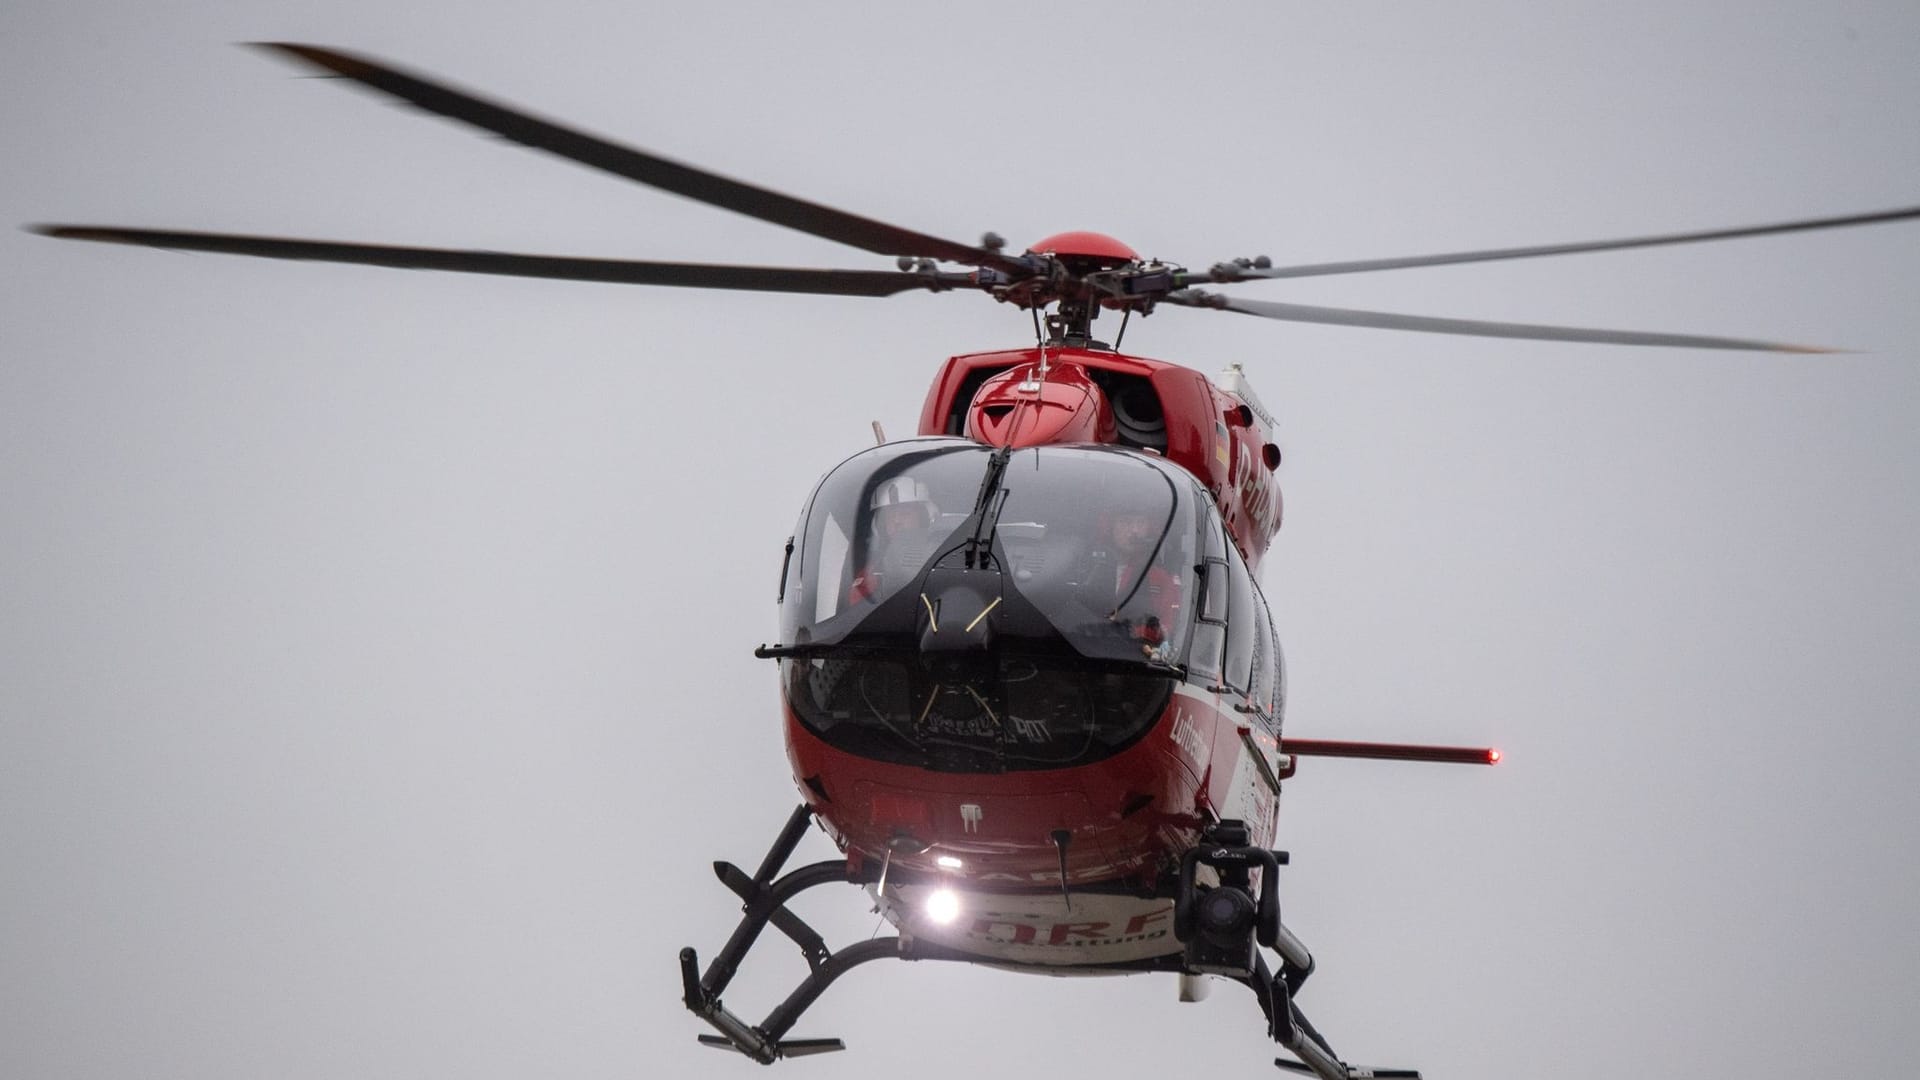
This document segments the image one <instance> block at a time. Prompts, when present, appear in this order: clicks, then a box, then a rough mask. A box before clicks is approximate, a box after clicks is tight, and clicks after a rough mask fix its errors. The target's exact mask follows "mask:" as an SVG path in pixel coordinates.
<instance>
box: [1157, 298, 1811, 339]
mask: <svg viewBox="0 0 1920 1080" xmlns="http://www.w3.org/2000/svg"><path fill="white" fill-rule="evenodd" d="M1166 302H1168V303H1172V304H1183V305H1185V306H1187V307H1198V308H1218V309H1220V310H1223V311H1237V312H1240V313H1241V314H1243V315H1258V316H1260V317H1261V318H1263V319H1284V320H1286V321H1288V322H1308V323H1325V324H1327V325H1330V326H1361V327H1371V328H1374V329H1379V330H1418V331H1423V332H1425V333H1430V334H1465V335H1468V336H1471V337H1495V338H1521V339H1525V340H1529V341H1587V342H1593V343H1596V344H1601V345H1668V346H1673V347H1675V348H1683V349H1747V350H1752V351H1757V352H1783V353H1829V352H1836V351H1838V350H1835V349H1825V348H1820V347H1818V346H1812V345H1786V344H1782V343H1780V342H1774V341H1751V340H1747V339H1744V338H1723V337H1700V336H1698V335H1695V334H1655V333H1646V332H1643V331H1638V330H1595V329H1586V328H1582V327H1576V326H1543V325H1540V324H1538V323H1510V322H1482V321H1480V320H1478V319H1442V318H1436V317H1433V316H1429V315H1395V314H1391V313H1388V312H1384V311H1355V310H1353V309H1351V308H1333V307H1316V306H1313V305H1310V304H1280V303H1274V302H1272V301H1268V300H1241V299H1239V298H1237V297H1230V296H1221V295H1219V294H1218V293H1208V292H1202V291H1200V290H1198V289H1183V290H1181V291H1179V292H1173V293H1168V294H1167V296H1166Z"/></svg>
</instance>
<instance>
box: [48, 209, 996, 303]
mask: <svg viewBox="0 0 1920 1080" xmlns="http://www.w3.org/2000/svg"><path fill="white" fill-rule="evenodd" d="M32 231H34V232H37V233H40V234H41V235H43V236H52V237H57V238H59V239H62V240H93V241H98V242H102V243H109V244H135V245H140V246H143V247H154V248H167V249H171V250H176V251H213V252H219V253H222V254H226V255H256V256H260V257H263V258H269V259H306V260H312V261H316V262H334V263H357V264H361V265H366V266H390V267H395V268H398V269H402V270H453V271H457V272H460V273H466V274H502V275H506V276H510V277H531V278H559V279H563V280H568V281H604V282H611V283H615V284H624V285H682V286H687V287H690V288H699V289H748V290H753V291H756V292H790V293H824V294H828V295H834V296H892V295H894V294H895V293H902V292H908V291H911V290H913V289H932V290H936V291H938V290H941V289H948V288H956V287H957V288H970V287H977V286H975V285H974V283H973V282H972V281H971V280H970V279H969V275H966V274H917V273H903V272H901V271H896V270H809V269H788V268H785V267H777V266H723V265H714V264H709V263H665V262H638V261H634V260H631V259H583V258H574V257H570V256H561V255H515V254H509V253H507V252H500V251H462V250H457V249H448V248H419V247H392V246H387V245H381V244H347V243H338V242H335V241H330V240H297V239H293V238H290V237H280V236H249V235H243V234H237V233H209V232H168V231H162V230H158V229H122V228H116V227H112V226H97V225H36V226H33V227H32Z"/></svg>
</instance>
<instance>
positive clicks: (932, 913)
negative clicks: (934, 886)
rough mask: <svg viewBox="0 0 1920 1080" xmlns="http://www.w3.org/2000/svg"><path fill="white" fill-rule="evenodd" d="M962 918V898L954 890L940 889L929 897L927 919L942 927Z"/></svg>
mask: <svg viewBox="0 0 1920 1080" xmlns="http://www.w3.org/2000/svg"><path fill="white" fill-rule="evenodd" d="M959 917H960V897H959V895H958V894H957V893H955V892H954V891H953V890H952V889H939V890H936V891H935V892H934V894H933V895H932V896H929V897H927V918H929V919H932V920H933V921H934V922H937V923H939V924H940V925H942V926H945V925H946V924H948V923H950V922H952V921H953V920H955V919H957V918H959Z"/></svg>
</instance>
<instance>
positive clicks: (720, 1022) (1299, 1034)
mask: <svg viewBox="0 0 1920 1080" xmlns="http://www.w3.org/2000/svg"><path fill="white" fill-rule="evenodd" d="M812 816H813V814H812V811H811V810H809V809H808V808H807V806H806V805H805V804H802V805H800V806H799V807H797V808H795V809H794V811H793V814H792V815H791V816H789V817H788V818H787V823H786V825H785V827H783V828H782V829H781V830H780V835H779V837H778V838H777V839H775V840H774V842H773V847H772V848H770V849H769V850H768V851H767V855H766V858H764V859H762V860H761V862H760V867H759V869H758V870H757V871H755V872H754V874H753V876H751V877H749V876H747V874H746V873H745V872H744V871H742V870H741V869H740V868H739V867H737V866H734V865H733V864H732V863H728V862H716V863H714V864H713V870H714V873H715V874H716V875H717V876H718V877H719V878H720V881H721V882H722V883H723V884H725V885H726V886H727V888H729V889H732V890H733V891H734V893H736V894H737V895H738V896H739V897H740V899H741V900H742V901H743V907H742V909H741V910H742V914H741V916H740V924H739V925H738V926H737V927H735V928H734V931H733V935H732V936H731V937H729V938H728V939H727V943H726V944H725V945H724V946H722V947H721V949H720V952H719V953H718V955H716V956H715V957H714V958H713V961H712V962H711V963H709V964H708V965H707V968H706V970H705V971H704V972H702V971H701V970H700V958H699V956H698V954H697V953H695V952H694V950H693V949H692V948H691V947H689V948H685V949H681V950H680V982H681V989H682V1000H683V1001H684V1002H685V1003H686V1006H687V1008H688V1009H689V1010H690V1011H691V1012H693V1013H694V1015H696V1016H698V1017H700V1018H701V1019H702V1020H705V1021H706V1022H707V1023H708V1024H710V1025H712V1027H713V1028H714V1030H715V1031H718V1032H719V1034H718V1035H702V1036H700V1043H701V1045H703V1046H711V1047H714V1048H715V1049H719V1050H733V1051H737V1052H738V1053H741V1054H744V1055H746V1056H747V1057H750V1058H752V1059H753V1060H755V1061H758V1062H760V1063H761V1064H763V1065H771V1064H773V1063H774V1062H776V1061H779V1060H780V1059H782V1058H788V1057H801V1056H805V1055H810V1054H825V1053H831V1052H833V1051H836V1050H844V1049H846V1044H845V1043H843V1042H842V1041H840V1040H839V1039H819V1038H814V1039H789V1038H786V1034H787V1032H788V1031H790V1030H792V1028H793V1025H794V1023H795V1022H796V1021H797V1020H799V1019H800V1015H801V1014H802V1013H804V1012H805V1011H806V1010H807V1008H808V1007H809V1006H811V1005H812V1004H813V1003H814V1002H815V1001H816V1000H818V999H819V997H820V995H821V994H822V993H825V992H826V989H827V987H829V986H831V985H832V984H833V982H834V980H836V979H838V978H839V977H840V976H842V975H844V974H846V973H847V972H848V971H851V970H852V969H854V968H855V967H858V966H859V965H861V964H864V963H867V962H868V961H872V960H884V959H889V958H892V959H898V960H959V961H965V962H968V963H991V962H992V961H990V960H987V959H985V958H983V957H980V956H976V955H973V954H971V953H965V952H961V951H959V950H956V949H951V948H947V947H945V946H942V945H938V944H935V943H933V942H927V941H918V940H912V939H907V938H903V937H900V936H894V937H881V938H873V939H870V940H867V941H862V942H858V943H856V944H853V945H849V946H847V947H846V948H844V949H840V950H837V951H836V950H832V949H829V948H828V947H827V944H826V942H825V940H824V939H822V938H821V936H820V934H819V932H817V931H816V930H814V929H813V927H811V926H808V925H807V923H806V922H805V921H804V920H802V919H801V918H800V917H799V916H798V915H795V914H794V913H793V912H792V911H790V910H788V908H787V906H786V905H787V903H788V902H789V901H791V900H792V899H793V898H794V897H795V896H798V895H799V894H800V893H802V892H805V891H806V890H808V889H811V888H814V887H815V886H819V885H828V884H834V883H845V884H849V885H872V884H875V883H876V882H878V881H879V868H876V867H872V866H870V865H868V866H863V867H862V868H860V869H858V870H854V869H851V868H850V865H849V863H848V862H847V861H845V860H840V859H835V860H830V861H826V862H817V863H810V864H808V865H806V866H803V867H800V868H799V869H797V870H793V871H790V872H788V873H786V874H781V873H780V870H781V867H783V866H785V865H786V862H787V859H788V858H790V857H791V856H792V855H793V850H794V848H795V847H797V846H798V845H799V843H800V839H801V837H803V836H805V835H806V831H807V827H808V825H809V824H810V822H811V820H812ZM1249 850H1251V849H1249ZM1218 853H1219V852H1218V849H1217V847H1216V849H1215V851H1214V854H1218ZM1260 854H1261V855H1264V856H1265V857H1266V860H1272V859H1273V854H1272V853H1265V852H1261V853H1260ZM1280 861H1284V855H1282V856H1281V857H1280ZM1268 865H1269V866H1271V865H1272V863H1271V861H1268ZM1271 877H1272V875H1271V874H1270V875H1269V880H1268V884H1267V886H1266V887H1267V888H1268V889H1271V888H1272V882H1271ZM1183 878H1184V879H1186V880H1187V881H1189V882H1190V881H1191V874H1190V873H1189V874H1185V875H1183ZM1167 888H1168V891H1167V892H1166V894H1165V895H1166V898H1168V899H1174V900H1176V902H1179V901H1180V897H1179V896H1177V895H1176V893H1175V892H1174V891H1173V890H1175V889H1176V888H1177V883H1176V882H1173V881H1169V882H1168V886H1167ZM1187 899H1188V902H1191V900H1192V897H1191V896H1189V897H1188V898H1187ZM1261 909H1262V912H1261V913H1262V915H1263V916H1265V915H1267V913H1268V912H1271V916H1270V919H1271V921H1270V922H1268V923H1266V924H1265V925H1263V926H1262V927H1261V929H1260V930H1259V932H1258V937H1259V939H1260V942H1261V943H1262V944H1271V945H1272V946H1273V947H1274V949H1275V951H1276V952H1278V953H1279V954H1280V971H1279V973H1278V974H1275V973H1274V972H1273V971H1272V969H1271V968H1269V967H1268V965H1267V960H1266V956H1265V955H1264V954H1263V953H1261V952H1260V951H1259V950H1257V949H1255V950H1253V952H1252V963H1251V970H1250V971H1247V970H1245V969H1242V971H1243V972H1244V974H1226V975H1224V977H1226V978H1229V979H1232V980H1233V981H1235V982H1238V983H1240V984H1241V985H1243V986H1245V987H1247V988H1248V989H1250V990H1252V991H1253V993H1254V997H1256V998H1257V999H1259V1002H1260V1009H1261V1011H1262V1012H1263V1013H1265V1014H1266V1017H1267V1029H1268V1031H1269V1032H1270V1033H1271V1034H1272V1036H1273V1039H1274V1041H1275V1042H1277V1043H1279V1044H1280V1045H1282V1046H1284V1047H1286V1048H1287V1050H1289V1051H1291V1052H1292V1053H1293V1055H1294V1056H1295V1057H1296V1058H1298V1059H1299V1060H1297V1061H1292V1060H1288V1059H1286V1058H1276V1059H1274V1064H1275V1065H1277V1066H1279V1067H1281V1068H1283V1069H1289V1070H1292V1071H1294V1072H1301V1073H1305V1074H1308V1075H1311V1076H1316V1077H1318V1078H1319V1080H1366V1078H1369V1077H1371V1078H1375V1080H1420V1074H1419V1073H1418V1072H1415V1071H1413V1070H1411V1069H1367V1068H1360V1067H1356V1066H1351V1065H1348V1064H1346V1063H1345V1062H1343V1061H1341V1060H1340V1059H1339V1056H1338V1055H1336V1054H1335V1053H1334V1052H1333V1048H1332V1047H1331V1046H1329V1045H1328V1044H1327V1041H1326V1039H1324V1038H1322V1037H1321V1035H1320V1033H1319V1032H1318V1031H1316V1030H1315V1029H1314V1027H1313V1025H1312V1024H1311V1023H1309V1022H1308V1020H1307V1018H1306V1016H1305V1015H1304V1014H1302V1013H1301V1012H1300V1008H1299V1006H1297V1005H1295V1004H1294V1003H1293V997H1294V994H1295V993H1297V992H1298V990H1299V989H1300V985H1301V984H1302V983H1304V982H1306V979H1307V976H1308V975H1310V974H1312V972H1313V966H1314V965H1313V957H1312V955H1311V954H1309V953H1308V952H1307V949H1306V947H1305V946H1304V945H1302V944H1301V943H1300V941H1299V939H1298V938H1296V937H1294V936H1293V934H1292V933H1291V932H1290V931H1288V930H1287V928H1286V927H1285V926H1284V925H1282V924H1281V923H1280V921H1279V907H1278V902H1277V901H1273V902H1272V903H1271V905H1270V906H1269V905H1267V904H1262V905H1261ZM769 924H771V925H772V926H773V927H775V928H776V929H778V930H779V931H780V932H781V933H783V934H785V935H786V936H787V937H788V938H789V939H790V940H791V941H792V942H793V943H794V944H795V945H797V946H799V948H800V953H801V955H802V956H804V957H805V958H806V961H807V967H808V969H809V973H808V975H807V977H806V978H805V979H802V980H801V982H800V985H799V986H796V987H795V988H794V989H793V992H792V993H790V994H788V995H787V998H786V1000H785V1001H783V1002H781V1003H780V1004H779V1005H778V1006H776V1007H775V1008H774V1010H773V1011H772V1012H770V1013H768V1014H767V1017H766V1019H764V1020H762V1021H761V1022H760V1023H758V1024H749V1023H748V1022H746V1021H745V1020H744V1019H742V1018H741V1017H739V1016H738V1015H736V1014H734V1013H733V1012H732V1011H731V1010H729V1009H728V1008H727V1007H726V1006H725V1005H723V1004H722V1003H721V1000H720V995H721V994H722V993H723V992H725V990H726V988H727V985H728V984H729V983H730V982H732V981H733V976H734V974H735V973H736V972H737V971H738V970H739V968H740V963H741V961H743V960H744V959H745V958H746V955H747V952H748V951H749V950H751V949H752V948H753V945H754V943H755V942H756V941H758V940H759V937H760V932H761V931H762V930H764V929H766V927H767V926H768V925H769ZM1111 970H1113V971H1115V972H1150V971H1165V972H1173V973H1192V972H1191V971H1190V969H1189V966H1188V965H1187V963H1186V961H1185V960H1184V959H1183V957H1181V956H1179V955H1170V956H1161V957H1155V958H1152V959H1150V960H1143V961H1139V962H1135V963H1129V964H1122V965H1114V966H1112V968H1111Z"/></svg>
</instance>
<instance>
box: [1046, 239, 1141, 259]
mask: <svg viewBox="0 0 1920 1080" xmlns="http://www.w3.org/2000/svg"><path fill="white" fill-rule="evenodd" d="M1027 250H1028V251H1029V252H1031V253H1032V254H1035V255H1056V256H1060V257H1062V258H1067V257H1076V256H1077V257H1079V258H1083V259H1099V260H1102V261H1112V262H1116V263H1124V262H1139V261H1140V256H1139V254H1138V253H1137V252H1135V251H1134V250H1133V249H1132V248H1130V247H1128V246H1127V245H1125V244H1123V243H1121V242H1120V241H1118V240H1115V239H1114V238H1113V237H1111V236H1108V235H1106V234H1105V233H1097V232H1063V233H1055V234H1054V235H1052V236H1049V237H1047V238H1046V239H1045V240H1042V241H1040V242H1038V243H1036V244H1034V245H1033V246H1032V247H1030V248H1028V249H1027Z"/></svg>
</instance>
